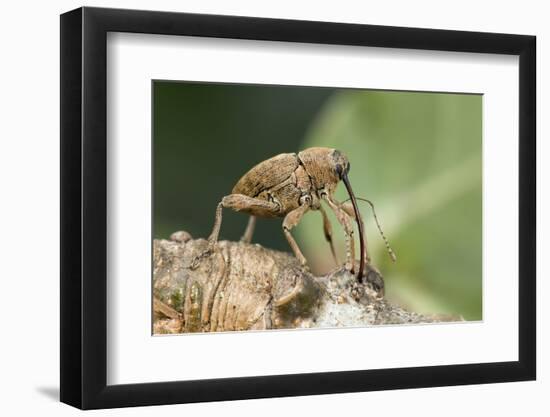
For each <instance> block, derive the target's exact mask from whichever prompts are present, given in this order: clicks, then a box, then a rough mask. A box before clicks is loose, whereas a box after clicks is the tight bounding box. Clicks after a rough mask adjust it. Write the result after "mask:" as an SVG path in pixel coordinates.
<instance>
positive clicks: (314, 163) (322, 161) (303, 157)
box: [298, 148, 365, 281]
mask: <svg viewBox="0 0 550 417" xmlns="http://www.w3.org/2000/svg"><path fill="white" fill-rule="evenodd" d="M298 158H299V159H300V161H301V162H302V164H303V165H304V167H305V169H306V171H307V172H308V174H309V176H310V178H311V180H312V181H313V186H314V187H315V189H316V191H317V192H318V193H319V192H320V191H323V192H326V193H327V194H328V195H329V198H332V195H333V194H334V191H336V187H337V185H338V183H339V182H340V181H342V182H343V183H344V185H345V186H346V190H347V192H348V194H349V196H350V199H351V202H352V204H353V210H354V214H355V220H356V222H357V229H358V231H359V242H360V245H361V252H360V253H361V262H360V266H359V272H358V275H357V278H358V280H359V281H361V280H362V278H363V271H364V267H365V259H364V256H362V254H363V253H365V250H364V248H365V240H364V231H363V220H362V218H361V213H360V212H359V208H358V207H357V201H356V199H355V195H354V193H353V189H352V188H351V184H350V181H349V178H348V173H349V170H350V163H349V160H348V157H347V156H346V155H345V154H344V153H342V152H340V151H339V150H337V149H331V148H309V149H306V150H304V151H302V152H300V153H299V154H298ZM320 197H321V196H320Z"/></svg>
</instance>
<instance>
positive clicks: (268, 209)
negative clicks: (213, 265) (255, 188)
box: [191, 194, 280, 269]
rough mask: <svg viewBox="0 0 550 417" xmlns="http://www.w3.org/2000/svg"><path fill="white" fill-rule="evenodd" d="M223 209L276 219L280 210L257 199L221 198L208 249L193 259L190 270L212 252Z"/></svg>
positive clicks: (272, 204) (277, 206)
mask: <svg viewBox="0 0 550 417" xmlns="http://www.w3.org/2000/svg"><path fill="white" fill-rule="evenodd" d="M224 208H229V209H232V210H234V211H242V212H244V213H248V214H251V215H253V216H260V217H277V216H278V213H279V210H280V208H279V205H278V204H276V203H273V202H270V201H266V200H261V199H259V198H252V197H248V196H246V195H243V194H230V195H227V196H225V197H224V198H222V201H220V202H219V203H218V206H217V207H216V217H215V219H214V227H213V228H212V233H210V236H209V237H208V247H207V249H206V250H205V251H204V252H203V253H201V254H200V255H198V256H196V257H195V258H194V259H193V261H192V262H191V268H192V269H195V268H197V267H198V265H199V262H200V260H201V259H203V258H205V257H207V256H209V255H210V254H211V253H212V252H213V251H214V249H215V247H216V243H217V242H218V238H219V235H220V228H221V225H222V210H223V209H224ZM252 229H253V227H252ZM247 231H248V227H247ZM245 235H246V232H245Z"/></svg>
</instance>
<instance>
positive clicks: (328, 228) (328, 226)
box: [319, 205, 340, 265]
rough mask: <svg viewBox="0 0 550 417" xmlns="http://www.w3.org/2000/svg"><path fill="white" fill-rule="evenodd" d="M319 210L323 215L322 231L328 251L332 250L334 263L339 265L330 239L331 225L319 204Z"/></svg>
mask: <svg viewBox="0 0 550 417" xmlns="http://www.w3.org/2000/svg"><path fill="white" fill-rule="evenodd" d="M319 211H320V212H321V216H323V232H324V233H325V239H326V240H327V242H328V243H329V244H330V251H331V252H332V257H333V258H334V262H335V263H336V265H339V264H340V262H338V256H336V250H335V249H334V242H333V241H332V225H331V224H330V220H329V218H328V216H327V212H326V211H325V209H324V208H323V207H322V206H321V205H319Z"/></svg>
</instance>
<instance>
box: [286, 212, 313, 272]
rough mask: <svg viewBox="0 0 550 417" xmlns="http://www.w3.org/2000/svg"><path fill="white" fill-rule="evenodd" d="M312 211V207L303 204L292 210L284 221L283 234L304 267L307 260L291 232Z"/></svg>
mask: <svg viewBox="0 0 550 417" xmlns="http://www.w3.org/2000/svg"><path fill="white" fill-rule="evenodd" d="M309 209H310V206H309V205H307V204H302V205H301V206H299V207H298V208H296V209H294V210H292V211H291V212H290V213H288V214H287V215H286V217H285V219H284V220H283V232H284V234H285V237H286V240H287V241H288V244H289V245H290V247H291V248H292V251H293V252H294V255H295V256H296V258H298V261H300V263H301V264H302V266H306V265H307V260H306V258H305V256H304V254H303V253H302V251H301V250H300V248H299V247H298V244H297V243H296V240H294V238H293V237H292V235H291V234H290V231H291V230H292V228H294V227H295V226H296V225H297V224H298V223H299V222H300V220H301V219H302V216H303V215H304V214H305V213H306V212H307V211H308V210H309Z"/></svg>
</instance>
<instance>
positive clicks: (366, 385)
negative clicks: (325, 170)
mask: <svg viewBox="0 0 550 417" xmlns="http://www.w3.org/2000/svg"><path fill="white" fill-rule="evenodd" d="M108 32H131V33H147V34H163V35H175V36H177V35H187V36H199V37H216V38H235V39H254V40H266V41H285V42H306V43H318V44H333V45H358V46H371V47H372V46H375V47H383V48H404V49H421V50H440V51H456V52H477V53H490V54H508V55H517V56H519V132H518V134H519V155H518V158H519V271H518V274H519V275H518V276H519V292H518V297H519V360H518V361H514V362H495V363H477V364H467V365H445V366H424V367H412V368H399V369H374V370H357V371H345V372H327V373H312V374H311V373H310V374H292V375H273V376H256V377H239V378H228V379H209V380H199V381H172V382H162V383H141V384H131V385H130V384H129V385H112V386H110V385H107V383H106V375H107V368H106V367H107V340H106V329H107V312H106V307H107V305H106V299H107V284H106V282H107V272H106V270H107V269H106V267H107V262H106V257H107V253H106V244H107V216H106V213H107V181H108V178H107V169H106V168H107V167H106V161H107V134H106V126H107V111H106V92H107V87H106V85H107V84H106V81H107V80H106V76H107V73H106V44H107V42H106V39H107V33H108ZM535 45H536V38H535V37H534V36H524V35H510V34H495V33H481V32H462V31H450V30H432V29H416V28H404V27H388V26H372V25H358V24H342V23H326V22H313V21H296V20H279V19H265V18H251V17H236V16H217V15H201V14H186V13H171V12H156V11H137V10H120V9H103V8H88V7H84V8H79V9H77V10H73V11H70V12H67V13H65V14H63V15H61V53H60V57H61V310H60V314H61V401H62V402H64V403H67V404H70V405H73V406H75V407H78V408H82V409H94V408H111V407H124V406H141V405H156V404H174V403H189V402H201V401H218V400H237V399H250V398H263V397H282V396H298V395H313V394H328V393H344V392H357V391H375V390H388V389H401V388H420V387H434V386H449V385H463V384H481V383H496V382H506V381H524V380H534V379H535V378H536V314H535V312H536V304H535V302H536V259H535V257H536V250H535V249H536V203H535V202H536V176H535V175H536V145H535V106H536V92H535V86H536V85H535V61H536V56H535V50H536V47H535Z"/></svg>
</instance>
